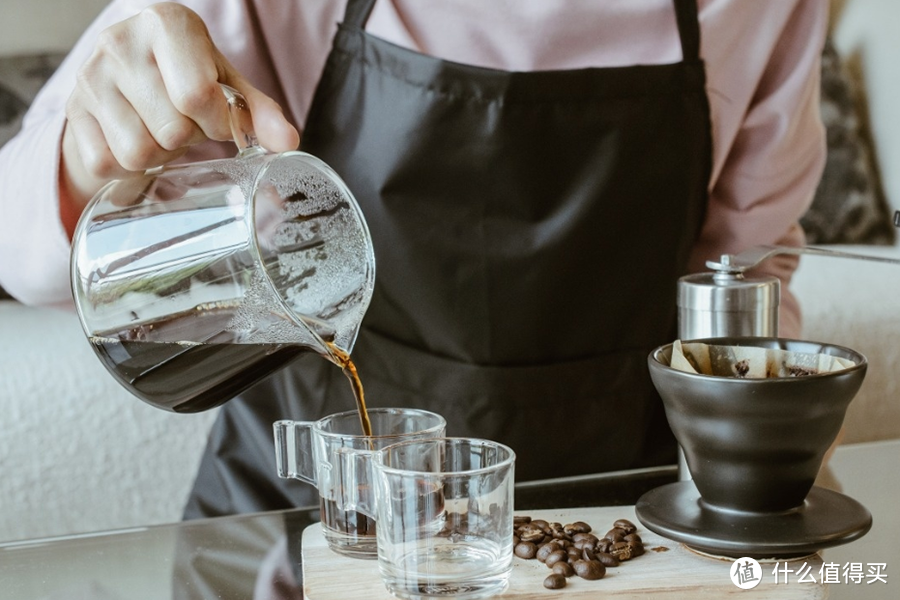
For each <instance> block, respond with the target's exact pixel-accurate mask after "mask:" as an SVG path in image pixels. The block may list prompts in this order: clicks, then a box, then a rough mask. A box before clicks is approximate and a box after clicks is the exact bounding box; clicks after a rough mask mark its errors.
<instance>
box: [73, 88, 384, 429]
mask: <svg viewBox="0 0 900 600" xmlns="http://www.w3.org/2000/svg"><path fill="white" fill-rule="evenodd" d="M222 88H223V91H224V92H225V101H227V103H228V110H229V118H230V119H231V127H232V133H233V134H234V139H235V143H236V144H237V146H238V149H239V153H238V155H237V156H236V157H234V158H230V159H220V160H210V161H205V162H200V163H192V164H184V165H171V166H165V167H159V168H156V169H151V170H149V171H147V172H146V173H145V174H143V175H142V176H139V177H135V178H130V179H124V180H120V181H115V182H112V183H110V184H108V185H107V186H106V187H104V188H103V189H102V190H101V191H100V192H99V193H98V194H97V195H96V196H95V197H94V198H93V199H92V200H91V202H90V203H89V204H88V206H87V208H86V209H85V211H84V213H83V215H82V217H81V220H80V221H79V223H78V226H77V228H76V231H75V235H74V238H73V241H72V256H71V278H72V291H73V295H74V298H75V305H76V309H77V311H78V315H79V318H80V320H81V324H82V327H83V328H84V331H85V333H86V335H87V336H88V337H89V339H90V341H91V342H92V346H93V348H94V350H95V351H96V353H97V356H98V357H99V358H100V359H101V361H102V362H103V363H104V365H105V366H106V367H107V369H108V370H109V371H110V372H111V373H112V374H113V375H114V376H115V377H116V379H118V381H119V382H120V383H121V384H122V385H123V386H125V387H126V388H128V389H129V390H130V391H131V392H132V393H133V394H135V395H136V396H138V397H139V398H141V399H142V400H144V401H146V402H149V403H151V404H153V405H155V406H157V407H159V408H164V409H167V410H172V411H176V412H198V411H202V410H206V409H209V408H212V407H214V406H217V405H219V404H221V403H223V402H225V401H227V400H229V399H230V398H232V397H234V396H235V395H236V394H238V393H239V392H240V391H242V390H243V389H245V388H247V387H249V386H250V385H251V384H253V383H255V382H256V381H258V380H259V379H261V378H263V377H265V376H266V375H268V374H270V373H272V372H274V371H276V370H277V369H279V368H281V367H282V366H284V365H285V364H287V363H288V362H289V361H291V360H293V359H294V358H296V357H297V356H298V355H300V354H302V353H304V352H307V353H308V352H309V351H313V352H316V353H318V354H320V355H322V356H325V357H326V358H331V359H334V357H335V354H334V353H335V349H336V348H337V349H339V350H341V351H342V352H343V353H344V354H348V353H349V352H350V350H351V349H352V347H353V344H354V342H355V340H356V336H357V333H358V331H359V325H360V322H361V321H362V318H363V315H364V313H365V311H366V309H367V308H368V304H369V300H370V299H371V296H372V289H373V286H374V278H375V259H374V253H373V250H372V241H371V237H370V234H369V230H368V227H367V225H366V222H365V220H364V218H363V215H362V213H361V211H360V209H359V206H358V205H357V203H356V200H355V199H354V197H353V195H352V194H351V193H350V190H348V189H347V186H346V185H345V184H344V182H343V181H342V180H341V178H340V177H339V176H338V175H337V174H336V173H335V172H334V171H333V170H332V169H331V168H329V167H328V165H326V164H325V163H324V162H322V161H321V160H319V159H317V158H316V157H314V156H311V155H309V154H307V153H305V152H300V151H291V152H283V153H278V154H275V153H270V152H267V151H266V150H264V149H263V148H261V147H260V146H259V145H258V144H257V142H256V137H255V135H254V134H253V132H252V129H251V127H250V114H249V111H248V108H247V104H246V102H245V100H244V98H243V97H242V96H241V95H240V94H239V93H237V92H236V91H235V90H233V89H231V88H229V87H227V86H224V85H223V86H222ZM333 362H335V361H334V360H333Z"/></svg>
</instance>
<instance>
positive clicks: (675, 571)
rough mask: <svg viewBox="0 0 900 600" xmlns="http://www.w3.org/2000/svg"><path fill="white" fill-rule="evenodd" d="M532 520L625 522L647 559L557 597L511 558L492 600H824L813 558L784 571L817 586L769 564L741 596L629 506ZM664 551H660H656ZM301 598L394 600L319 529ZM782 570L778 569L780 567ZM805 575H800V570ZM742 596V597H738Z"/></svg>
mask: <svg viewBox="0 0 900 600" xmlns="http://www.w3.org/2000/svg"><path fill="white" fill-rule="evenodd" d="M516 514H517V515H518V514H527V515H529V516H531V517H532V518H535V519H545V520H547V521H550V522H553V521H556V522H559V523H563V524H566V523H572V522H574V521H585V522H587V523H589V524H590V525H591V526H592V527H593V528H594V529H595V530H596V531H597V532H598V533H599V535H601V536H602V535H604V534H605V533H606V532H607V531H608V530H609V529H610V528H611V527H612V524H613V523H614V522H615V521H616V519H622V518H624V519H628V520H630V521H631V522H632V523H634V524H635V525H637V526H638V533H639V534H640V536H641V538H642V539H643V541H644V548H645V549H646V553H645V554H643V555H642V556H639V557H637V558H634V559H632V560H629V561H626V562H624V563H622V564H621V565H620V566H618V567H616V568H611V569H608V570H607V572H606V576H605V577H604V578H603V579H600V580H597V581H587V580H585V579H581V578H579V577H570V578H569V579H568V585H566V587H565V588H564V589H561V590H548V589H546V588H544V586H543V581H544V578H545V577H546V576H547V575H549V574H550V570H549V569H548V568H547V567H546V566H544V564H543V563H541V562H539V561H537V560H523V559H521V558H518V557H515V558H513V570H512V574H511V575H510V578H509V589H507V591H506V592H504V593H503V594H501V595H499V596H496V598H500V599H515V600H532V599H546V598H572V599H580V598H585V599H586V598H597V597H598V596H602V597H604V598H606V597H609V598H616V599H634V600H646V597H647V596H650V595H652V596H653V597H654V598H677V599H679V600H681V599H684V598H692V599H697V598H701V599H702V598H710V599H718V598H723V597H726V596H727V597H730V596H731V595H732V594H740V597H741V598H749V597H753V598H769V599H773V600H781V599H795V598H796V599H814V598H825V597H826V596H827V585H825V584H822V583H818V581H819V579H820V577H819V575H818V573H819V568H820V566H821V565H822V559H821V558H820V557H819V556H818V555H814V556H811V557H807V558H804V559H799V560H797V561H794V562H792V563H791V568H793V569H794V570H795V571H796V570H798V569H799V568H800V567H801V566H802V565H803V563H804V562H805V563H807V565H808V566H810V567H811V573H812V574H813V576H814V578H815V580H816V581H817V583H806V582H798V580H797V575H796V573H790V574H789V575H788V583H786V584H785V583H784V575H783V574H782V575H780V576H779V578H778V580H777V583H776V578H775V576H774V575H773V574H772V570H773V569H774V568H775V564H774V563H771V564H769V563H762V567H763V578H762V582H761V583H760V584H759V585H758V586H756V587H755V588H753V589H750V590H743V589H740V588H738V587H737V586H735V585H734V584H733V583H732V582H731V577H730V574H729V572H730V569H731V566H732V563H733V561H732V559H716V558H712V557H708V556H704V555H700V554H697V553H695V552H693V551H692V550H689V549H688V548H686V547H685V546H683V545H682V544H680V543H679V542H674V541H672V540H668V539H666V538H663V537H660V536H659V535H656V534H655V533H653V532H651V531H649V530H647V529H645V528H644V527H643V526H642V525H641V524H640V521H638V520H637V518H636V517H635V514H634V507H633V506H615V507H599V508H575V509H564V510H535V511H526V512H520V511H517V512H516ZM663 548H665V549H666V550H662V549H663ZM302 559H303V591H304V595H305V597H306V598H308V599H309V600H357V599H358V600H393V599H394V596H392V595H391V594H390V593H389V592H388V591H387V589H386V588H385V587H384V584H383V583H382V582H381V577H380V575H379V574H378V563H377V561H374V560H360V559H353V558H347V557H345V556H341V555H339V554H337V553H335V552H332V551H331V550H330V549H329V548H328V545H327V544H326V543H325V538H324V537H323V536H322V529H321V526H320V525H318V524H316V525H311V526H310V527H308V528H307V529H306V530H305V531H304V532H303V546H302ZM781 565H782V566H783V565H784V562H782V563H781ZM804 570H805V569H804ZM745 594H746V595H745Z"/></svg>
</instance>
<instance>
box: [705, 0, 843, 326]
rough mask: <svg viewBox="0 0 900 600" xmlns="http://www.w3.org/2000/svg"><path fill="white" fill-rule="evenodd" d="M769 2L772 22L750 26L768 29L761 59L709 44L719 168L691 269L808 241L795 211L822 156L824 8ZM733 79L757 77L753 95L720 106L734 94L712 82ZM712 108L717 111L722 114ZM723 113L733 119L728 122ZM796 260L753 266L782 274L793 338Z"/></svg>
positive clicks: (728, 83)
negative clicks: (756, 249)
mask: <svg viewBox="0 0 900 600" xmlns="http://www.w3.org/2000/svg"><path fill="white" fill-rule="evenodd" d="M747 4H750V3H747ZM748 8H749V7H748ZM771 8H772V10H770V11H769V12H770V13H771V16H770V18H771V19H772V22H771V23H769V24H768V26H767V27H760V28H759V30H758V31H756V32H754V34H753V35H759V36H762V37H765V36H766V35H772V36H773V37H774V39H772V40H770V41H769V47H770V50H771V52H770V53H768V54H767V55H766V56H764V57H762V60H754V58H753V57H752V56H750V57H748V56H746V55H745V56H740V57H734V56H733V54H734V53H731V54H732V56H731V57H729V55H728V53H727V52H725V51H724V49H719V48H715V49H711V50H712V52H710V56H713V57H714V58H710V59H708V64H709V67H708V69H709V77H710V88H711V89H710V102H711V104H712V111H713V117H714V122H713V126H714V127H718V128H719V131H718V132H717V133H718V135H716V136H715V139H716V141H717V142H718V144H719V147H717V148H714V152H715V153H716V155H717V160H716V161H714V162H715V164H716V166H717V170H716V171H714V173H713V177H712V179H711V182H710V193H709V206H708V209H707V215H706V221H705V223H704V226H703V230H702V232H701V236H700V239H699V240H698V242H697V244H696V246H695V247H694V250H693V254H692V258H691V271H692V272H695V271H705V270H707V269H706V267H705V262H706V261H707V260H709V259H714V258H718V257H720V256H721V255H722V254H735V253H738V252H740V251H742V250H746V249H748V248H751V247H753V246H757V245H761V244H779V245H786V246H800V245H803V244H804V243H805V237H804V234H803V231H802V229H801V228H800V225H799V219H800V217H801V216H802V215H803V214H804V213H805V211H806V210H807V208H808V207H809V205H810V203H811V202H812V198H813V195H814V193H815V190H816V186H817V185H818V182H819V179H820V177H821V173H822V169H823V167H824V164H825V151H826V149H825V132H824V128H823V125H822V122H821V119H820V115H819V77H820V55H821V51H822V46H823V44H824V38H825V30H826V25H827V19H828V9H827V3H825V2H796V3H793V4H792V3H783V4H780V5H779V4H776V5H774V6H772V7H771ZM779 10H781V11H782V14H780V15H779V14H777V13H778V11H779ZM736 16H737V15H735V14H732V15H730V17H731V18H735V17H736ZM757 16H759V15H757ZM717 41H719V40H717ZM722 42H723V43H724V40H722ZM764 45H765V44H764ZM704 50H710V49H707V48H704ZM723 56H724V57H726V58H724V59H723V58H721V57H723ZM729 61H731V62H729ZM754 75H756V77H754ZM738 78H746V79H747V80H748V81H750V82H751V84H753V85H755V88H754V89H751V90H748V93H747V94H746V97H747V98H749V99H750V101H749V104H748V106H746V107H745V108H744V110H743V111H740V110H737V111H736V110H735V107H734V106H728V107H727V108H725V105H727V104H728V103H729V102H731V100H730V99H729V98H728V97H724V95H723V94H720V93H717V91H718V90H717V85H721V89H734V88H735V86H736V85H739V84H738V83H736V80H737V79H738ZM717 107H718V108H719V110H717ZM717 114H719V115H724V116H722V119H721V121H720V122H716V115H717ZM729 115H736V116H737V119H735V121H734V122H733V123H731V122H728V120H727V119H728V116H729ZM796 267H797V259H796V258H794V257H778V258H775V259H771V260H769V261H767V262H766V263H764V264H763V265H762V266H761V267H760V268H759V271H760V272H763V273H765V274H771V275H775V276H777V277H779V278H780V279H781V280H782V310H781V325H780V335H782V336H785V337H797V336H799V335H800V330H801V321H800V307H799V305H798V304H797V301H796V299H795V298H794V296H793V295H792V294H791V293H790V290H789V288H788V284H789V283H790V279H791V276H792V274H793V272H794V270H795V269H796Z"/></svg>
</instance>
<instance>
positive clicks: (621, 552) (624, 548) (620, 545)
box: [609, 542, 632, 561]
mask: <svg viewBox="0 0 900 600" xmlns="http://www.w3.org/2000/svg"><path fill="white" fill-rule="evenodd" d="M609 554H612V555H613V556H615V557H616V558H618V559H619V560H621V561H625V560H628V559H630V558H631V555H632V552H631V546H629V545H628V542H616V543H615V544H613V545H612V547H610V549H609Z"/></svg>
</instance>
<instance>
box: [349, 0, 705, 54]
mask: <svg viewBox="0 0 900 600" xmlns="http://www.w3.org/2000/svg"><path fill="white" fill-rule="evenodd" d="M351 3H352V2H351ZM675 18H676V19H677V21H678V35H679V36H681V55H682V60H684V61H685V62H695V61H698V60H700V19H699V17H698V16H697V0H675Z"/></svg>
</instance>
